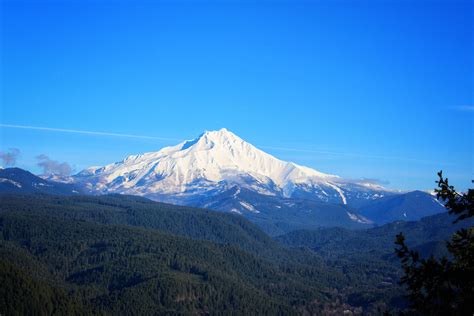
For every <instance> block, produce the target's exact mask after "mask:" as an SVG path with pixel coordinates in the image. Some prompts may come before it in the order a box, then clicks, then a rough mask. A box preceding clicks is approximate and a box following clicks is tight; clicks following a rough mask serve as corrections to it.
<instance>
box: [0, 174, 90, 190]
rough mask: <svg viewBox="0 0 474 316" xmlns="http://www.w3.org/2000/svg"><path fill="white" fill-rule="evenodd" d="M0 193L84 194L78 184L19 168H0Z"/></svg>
mask: <svg viewBox="0 0 474 316" xmlns="http://www.w3.org/2000/svg"><path fill="white" fill-rule="evenodd" d="M0 193H45V194H52V195H78V194H85V191H84V190H82V188H81V187H80V186H79V185H76V184H72V183H60V182H56V181H48V180H45V179H42V178H40V177H38V176H35V175H34V174H32V173H31V172H29V171H26V170H23V169H20V168H7V169H0Z"/></svg>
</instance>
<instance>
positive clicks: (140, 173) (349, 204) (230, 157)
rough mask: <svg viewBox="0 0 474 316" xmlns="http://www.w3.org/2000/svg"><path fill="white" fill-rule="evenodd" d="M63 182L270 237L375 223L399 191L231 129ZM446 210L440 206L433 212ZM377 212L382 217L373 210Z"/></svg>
mask: <svg viewBox="0 0 474 316" xmlns="http://www.w3.org/2000/svg"><path fill="white" fill-rule="evenodd" d="M56 180H57V179H56ZM64 181H65V182H73V183H75V184H76V185H80V186H81V187H82V188H84V189H85V190H87V191H88V192H89V193H92V194H106V193H122V194H132V195H141V196H145V197H148V198H151V199H153V200H157V201H161V202H169V203H174V204H181V205H188V206H196V207H203V208H209V209H213V210H218V211H224V212H230V213H235V214H241V215H243V216H245V217H247V218H248V219H250V220H252V221H253V222H255V223H257V224H258V225H259V226H260V227H261V228H263V229H264V230H265V231H266V232H267V233H269V234H272V235H277V234H281V233H285V232H288V231H291V230H294V229H312V228H315V227H318V226H342V227H349V228H364V227H370V226H371V225H373V224H374V223H378V221H379V219H380V218H384V215H383V214H384V212H385V211H386V208H388V207H389V206H390V205H392V204H393V203H396V202H390V203H391V204H390V205H389V204H387V203H385V202H381V203H378V204H375V205H378V206H377V207H378V209H377V210H374V208H373V207H370V206H371V205H374V203H375V202H377V201H392V200H390V199H387V198H389V197H391V196H399V195H401V194H400V192H396V191H390V190H387V189H385V188H383V187H382V186H379V185H375V184H373V183H370V182H364V181H353V180H347V179H344V178H341V177H339V176H336V175H332V174H326V173H322V172H319V171H316V170H314V169H311V168H308V167H304V166H300V165H297V164H295V163H292V162H286V161H282V160H280V159H277V158H275V157H273V156H272V155H269V154H267V153H265V152H263V151H262V150H260V149H258V148H256V147H255V146H253V145H251V144H249V143H247V142H245V141H244V140H242V139H241V138H240V137H238V136H236V135H235V134H233V133H232V132H230V131H228V130H226V129H221V130H218V131H208V132H205V133H203V134H202V135H200V136H199V137H198V138H196V139H193V140H188V141H184V142H182V143H180V144H178V145H176V146H172V147H166V148H163V149H161V150H159V151H157V152H150V153H145V154H140V155H133V156H129V157H127V158H126V159H124V160H122V161H120V162H116V163H113V164H110V165H106V166H103V167H91V168H88V169H86V170H83V171H81V172H80V173H78V174H77V175H74V176H72V177H69V178H67V179H65V180H64ZM426 196H427V197H424V199H420V201H425V202H426V201H427V200H429V201H428V202H429V203H428V204H429V205H428V206H429V207H428V208H427V210H428V211H427V212H428V213H429V210H431V205H433V203H432V202H433V201H432V200H433V199H434V198H433V197H431V196H430V195H429V194H427V193H426ZM399 200H402V199H396V200H393V201H399ZM425 202H423V203H425ZM426 203H427V202H426ZM406 206H407V207H406V208H404V209H403V214H409V215H406V216H405V217H402V218H401V219H402V220H403V219H404V218H410V219H412V218H415V217H417V216H418V215H417V214H419V213H417V212H416V209H417V208H418V207H419V205H417V203H411V204H409V205H408V204H407V205H406ZM359 210H360V211H362V210H365V211H366V213H362V214H370V215H371V216H373V218H371V217H369V216H363V215H361V212H359ZM369 210H370V212H369ZM442 210H443V208H442V207H438V208H436V209H434V210H433V213H437V212H440V211H442ZM377 212H380V214H377V216H375V215H373V214H375V213H377ZM425 213H426V212H424V213H423V214H425ZM397 214H398V213H397ZM410 214H412V215H413V216H411V215H410ZM395 217H396V216H395ZM395 217H394V216H392V217H390V218H395ZM374 219H375V220H374Z"/></svg>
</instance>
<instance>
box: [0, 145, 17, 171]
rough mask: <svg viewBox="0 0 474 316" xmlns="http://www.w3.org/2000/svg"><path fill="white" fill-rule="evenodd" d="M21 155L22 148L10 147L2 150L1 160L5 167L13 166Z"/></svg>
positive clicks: (0, 152)
mask: <svg viewBox="0 0 474 316" xmlns="http://www.w3.org/2000/svg"><path fill="white" fill-rule="evenodd" d="M19 156H20V150H19V149H18V148H9V149H8V151H6V152H5V151H0V161H1V162H2V165H3V166H5V167H11V166H14V165H16V161H17V160H18V157H19Z"/></svg>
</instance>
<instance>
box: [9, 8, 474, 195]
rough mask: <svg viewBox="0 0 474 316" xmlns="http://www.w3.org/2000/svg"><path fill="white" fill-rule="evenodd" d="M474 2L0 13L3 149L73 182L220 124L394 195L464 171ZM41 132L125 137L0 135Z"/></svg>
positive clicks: (465, 175)
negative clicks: (44, 159)
mask: <svg viewBox="0 0 474 316" xmlns="http://www.w3.org/2000/svg"><path fill="white" fill-rule="evenodd" d="M473 11H474V8H473V4H472V2H471V1H464V2H463V1H456V0H454V1H453V0H449V1H448V0H446V1H426V0H424V1H405V0H403V1H370V2H369V1H356V0H352V1H259V2H256V1H255V2H254V1H212V2H211V1H165V2H159V1H141V2H140V1H129V2H126V1H112V0H108V1H105V0H104V1H86V2H83V1H38V0H36V1H31V2H28V1H8V0H6V1H2V2H1V14H2V16H1V19H0V20H1V30H0V32H1V42H0V44H1V54H2V56H1V58H2V62H1V69H0V73H1V85H0V86H1V91H0V93H1V99H0V100H1V112H0V123H1V124H3V126H0V150H1V151H3V152H5V151H8V148H18V149H19V150H20V151H21V154H20V157H19V159H18V161H17V165H18V166H20V167H23V168H27V169H29V170H32V171H34V172H40V169H39V167H38V166H37V160H36V158H35V157H36V156H38V155H40V154H46V155H48V156H49V157H50V158H51V159H54V160H57V161H60V162H67V163H69V164H71V165H72V166H73V167H74V168H75V170H76V171H80V170H81V169H82V168H85V167H88V166H91V165H103V164H106V163H110V162H114V161H118V160H121V159H123V158H124V157H125V156H127V155H129V154H134V153H141V152H146V151H156V150H158V149H160V148H162V147H163V146H167V145H173V144H176V143H177V142H178V140H181V139H190V138H193V137H196V136H198V135H199V134H200V133H201V132H202V131H204V130H213V129H218V128H221V127H226V128H228V129H229V130H231V131H233V132H234V133H236V134H237V135H239V136H240V137H242V138H243V139H245V140H247V141H249V142H251V143H253V144H255V145H257V146H258V147H261V148H262V149H264V150H265V151H267V152H269V153H271V154H273V155H275V156H277V157H278V158H281V159H284V160H291V161H294V162H296V163H299V164H302V165H307V166H310V167H313V168H315V169H317V170H320V171H323V172H328V173H335V174H339V175H341V176H344V177H349V178H376V179H380V180H383V181H385V182H389V183H388V184H387V186H389V187H394V188H401V189H415V188H416V189H431V188H433V187H434V180H435V178H436V171H438V170H439V169H443V170H445V172H446V174H447V175H448V176H449V177H450V178H451V180H452V181H453V183H454V184H455V185H457V186H458V187H461V188H466V187H467V186H468V185H470V179H472V178H474V176H473V169H474V162H473V135H474V128H473V121H472V120H473V115H474V100H473V99H474V98H473V91H474V82H473V56H474V51H473V44H472V43H473V21H474V16H473V15H474V14H473ZM6 124H10V125H24V126H38V127H48V128H58V129H73V130H83V131H99V132H106V133H121V134H131V135H145V136H153V137H162V138H166V139H153V138H148V139H145V138H131V137H119V136H110V135H94V134H82V133H66V132H59V131H45V130H35V129H19V128H12V127H6V126H5V125H6Z"/></svg>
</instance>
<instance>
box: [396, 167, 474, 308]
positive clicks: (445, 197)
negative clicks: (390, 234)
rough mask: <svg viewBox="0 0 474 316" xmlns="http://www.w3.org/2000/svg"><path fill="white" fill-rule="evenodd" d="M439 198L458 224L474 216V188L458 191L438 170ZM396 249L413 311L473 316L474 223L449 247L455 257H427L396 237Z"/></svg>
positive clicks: (403, 239) (398, 236)
mask: <svg viewBox="0 0 474 316" xmlns="http://www.w3.org/2000/svg"><path fill="white" fill-rule="evenodd" d="M438 176H439V180H438V181H437V183H438V188H437V189H436V190H435V192H436V195H437V198H438V199H440V200H442V201H444V203H445V206H446V208H447V209H448V210H449V213H450V214H452V215H455V216H457V218H456V220H455V221H454V223H457V222H459V221H462V220H465V219H467V218H470V217H472V216H474V190H473V189H469V190H468V192H467V193H463V194H461V193H458V192H456V190H455V189H454V187H453V186H451V185H449V183H448V179H447V178H446V179H444V178H443V174H442V172H441V171H440V172H439V173H438ZM396 238H397V239H396V242H395V243H396V245H397V248H396V249H395V251H396V253H397V255H398V257H399V258H400V259H401V263H402V268H403V270H404V275H403V277H402V278H401V281H400V283H401V284H405V285H406V286H407V289H408V293H409V294H408V299H409V300H410V303H411V308H412V312H415V313H417V314H423V315H472V314H473V313H474V226H471V227H469V228H463V229H459V230H458V231H456V233H455V234H454V235H453V236H452V238H451V241H449V242H447V249H448V251H449V253H450V254H451V256H450V257H449V258H447V257H442V258H440V259H437V258H435V257H433V256H431V257H429V258H428V259H423V258H421V257H420V254H419V253H418V252H417V251H414V250H410V249H409V248H408V246H407V245H406V244H405V236H404V235H403V234H402V233H400V234H398V235H397V237H396Z"/></svg>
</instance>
